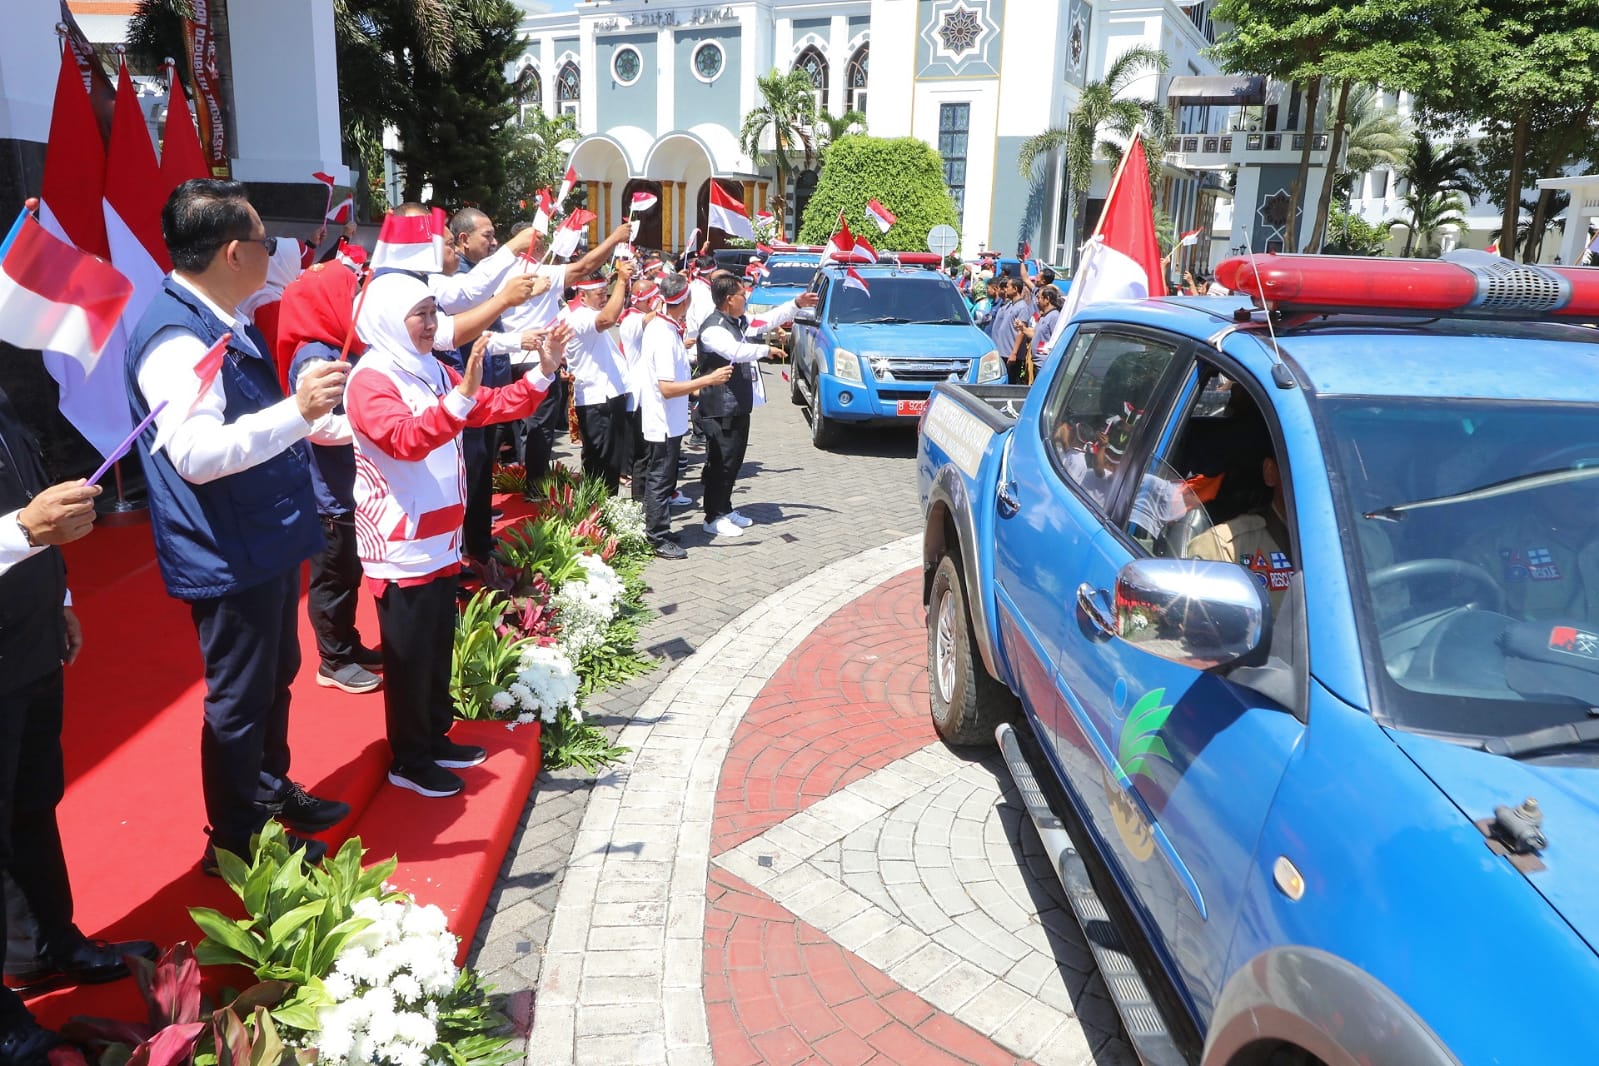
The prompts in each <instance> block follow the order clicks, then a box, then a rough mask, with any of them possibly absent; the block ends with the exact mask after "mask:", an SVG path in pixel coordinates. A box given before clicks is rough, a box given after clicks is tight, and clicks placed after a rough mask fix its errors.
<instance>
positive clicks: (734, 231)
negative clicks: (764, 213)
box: [710, 179, 755, 241]
mask: <svg viewBox="0 0 1599 1066" xmlns="http://www.w3.org/2000/svg"><path fill="white" fill-rule="evenodd" d="M710 227H711V229H719V230H721V231H722V232H723V233H726V234H728V235H730V236H733V237H742V238H744V239H745V240H747V241H753V240H754V239H755V226H754V225H753V224H752V223H751V222H750V218H749V216H748V215H746V214H745V213H744V205H743V204H742V203H740V202H739V201H738V200H736V199H734V198H733V197H732V196H730V195H729V194H728V192H727V190H726V189H723V188H722V186H721V183H720V182H717V181H716V180H714V179H713V180H712V181H711V198H710Z"/></svg>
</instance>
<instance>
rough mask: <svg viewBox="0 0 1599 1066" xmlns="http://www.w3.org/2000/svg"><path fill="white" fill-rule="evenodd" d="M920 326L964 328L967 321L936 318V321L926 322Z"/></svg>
mask: <svg viewBox="0 0 1599 1066" xmlns="http://www.w3.org/2000/svg"><path fill="white" fill-rule="evenodd" d="M918 325H923V326H964V325H966V319H964V318H934V319H929V320H928V321H926V322H921V323H918Z"/></svg>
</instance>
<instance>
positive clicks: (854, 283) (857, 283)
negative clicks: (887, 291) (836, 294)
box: [844, 267, 872, 296]
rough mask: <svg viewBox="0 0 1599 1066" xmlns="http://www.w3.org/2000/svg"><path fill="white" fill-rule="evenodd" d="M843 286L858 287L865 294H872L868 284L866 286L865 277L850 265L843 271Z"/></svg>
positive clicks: (847, 287)
mask: <svg viewBox="0 0 1599 1066" xmlns="http://www.w3.org/2000/svg"><path fill="white" fill-rule="evenodd" d="M844 288H846V289H859V290H861V291H862V292H864V293H865V294H866V295H867V296H871V295H872V290H871V288H870V287H869V286H867V284H866V279H865V278H863V277H861V276H860V274H859V273H858V272H857V271H856V270H855V268H854V267H850V268H849V269H847V270H845V271H844Z"/></svg>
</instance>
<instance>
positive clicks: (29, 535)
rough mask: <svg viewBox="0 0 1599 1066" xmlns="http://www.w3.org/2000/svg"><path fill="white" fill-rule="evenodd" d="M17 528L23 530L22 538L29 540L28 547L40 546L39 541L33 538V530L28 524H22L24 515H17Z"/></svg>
mask: <svg viewBox="0 0 1599 1066" xmlns="http://www.w3.org/2000/svg"><path fill="white" fill-rule="evenodd" d="M17 528H18V529H20V530H22V539H23V540H25V541H27V542H28V547H30V548H37V547H39V542H38V541H36V540H34V539H33V533H32V531H30V530H29V529H28V527H27V526H25V525H23V524H22V516H21V515H18V516H17Z"/></svg>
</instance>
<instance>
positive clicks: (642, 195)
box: [627, 192, 661, 215]
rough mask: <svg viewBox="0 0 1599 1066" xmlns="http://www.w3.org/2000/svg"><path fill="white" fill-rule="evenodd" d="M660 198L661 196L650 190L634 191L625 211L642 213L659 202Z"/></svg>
mask: <svg viewBox="0 0 1599 1066" xmlns="http://www.w3.org/2000/svg"><path fill="white" fill-rule="evenodd" d="M660 200H661V198H660V197H659V196H656V195H655V194H654V193H652V192H636V193H634V194H633V202H632V203H630V204H629V205H628V208H627V213H628V214H630V215H642V214H643V213H644V212H646V211H648V210H649V209H650V208H652V207H654V206H655V205H656V204H657V203H659V202H660Z"/></svg>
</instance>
